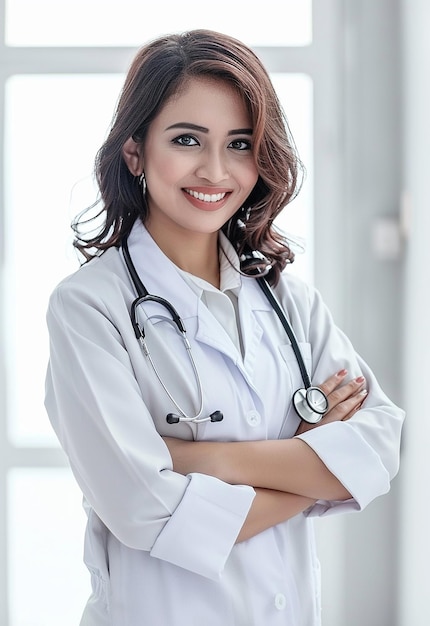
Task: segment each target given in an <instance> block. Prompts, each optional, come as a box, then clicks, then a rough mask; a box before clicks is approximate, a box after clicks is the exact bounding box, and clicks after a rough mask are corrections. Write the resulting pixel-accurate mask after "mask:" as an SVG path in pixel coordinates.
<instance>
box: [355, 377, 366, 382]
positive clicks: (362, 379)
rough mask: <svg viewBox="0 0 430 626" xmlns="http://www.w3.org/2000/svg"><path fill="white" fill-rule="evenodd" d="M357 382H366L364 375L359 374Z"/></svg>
mask: <svg viewBox="0 0 430 626" xmlns="http://www.w3.org/2000/svg"><path fill="white" fill-rule="evenodd" d="M355 382H356V383H364V376H359V377H358V378H356V379H355Z"/></svg>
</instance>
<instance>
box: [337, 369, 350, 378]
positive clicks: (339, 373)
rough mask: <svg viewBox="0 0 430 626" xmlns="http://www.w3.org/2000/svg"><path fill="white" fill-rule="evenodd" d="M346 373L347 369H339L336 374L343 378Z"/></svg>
mask: <svg viewBox="0 0 430 626" xmlns="http://www.w3.org/2000/svg"><path fill="white" fill-rule="evenodd" d="M347 374H348V370H340V372H338V373H337V374H336V376H339V378H343V377H344V376H346V375H347Z"/></svg>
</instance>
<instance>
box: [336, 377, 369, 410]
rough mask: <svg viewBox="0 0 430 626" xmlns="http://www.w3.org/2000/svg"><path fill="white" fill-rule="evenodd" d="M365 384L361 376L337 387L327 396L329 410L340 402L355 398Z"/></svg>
mask: <svg viewBox="0 0 430 626" xmlns="http://www.w3.org/2000/svg"><path fill="white" fill-rule="evenodd" d="M365 384H366V380H365V378H364V377H363V376H358V377H357V378H353V380H350V381H349V382H348V383H346V384H345V385H342V386H341V387H337V388H336V389H335V390H334V391H332V392H331V393H330V394H329V395H328V402H329V410H331V409H332V408H334V407H335V406H337V405H338V404H340V403H341V402H344V401H345V400H347V399H348V398H352V397H354V396H356V395H357V393H358V392H359V391H361V390H362V389H363V387H364V385H365Z"/></svg>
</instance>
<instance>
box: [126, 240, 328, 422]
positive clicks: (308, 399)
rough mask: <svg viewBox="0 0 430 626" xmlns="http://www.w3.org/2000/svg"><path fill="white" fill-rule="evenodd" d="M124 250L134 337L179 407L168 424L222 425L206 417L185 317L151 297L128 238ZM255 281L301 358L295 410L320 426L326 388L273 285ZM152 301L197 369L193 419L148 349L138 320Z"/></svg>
mask: <svg viewBox="0 0 430 626" xmlns="http://www.w3.org/2000/svg"><path fill="white" fill-rule="evenodd" d="M122 251H123V256H124V261H125V264H126V266H127V269H128V272H129V274H130V278H131V280H132V282H133V285H134V287H135V289H136V292H137V294H138V297H137V298H136V299H135V300H134V301H133V302H132V304H131V308H130V319H131V324H132V326H133V330H134V334H135V336H136V339H137V340H138V341H139V343H140V345H141V347H142V350H143V353H144V354H145V357H146V358H147V359H148V361H149V363H150V365H151V367H152V369H153V371H154V373H155V375H156V377H157V379H158V381H159V383H160V385H161V386H162V388H163V389H164V391H165V393H166V394H167V396H168V397H169V398H170V400H171V402H172V403H173V405H174V406H175V408H176V410H177V413H168V414H167V415H166V421H167V422H168V424H177V423H178V422H193V423H195V424H199V423H201V422H221V421H222V420H223V419H224V416H223V414H222V413H221V411H214V412H213V413H211V414H210V415H209V416H202V413H203V391H202V384H201V379H200V375H199V372H198V370H197V366H196V363H195V361H194V357H193V354H192V351H191V345H190V343H189V341H188V339H187V336H186V328H185V325H184V323H183V321H182V319H181V317H180V316H179V314H178V312H177V311H176V309H175V308H174V306H173V305H172V304H171V303H170V302H169V301H168V300H166V299H165V298H162V297H160V296H156V295H153V294H150V293H149V292H148V291H147V289H146V288H145V285H144V284H143V283H142V281H141V280H140V278H139V275H138V273H137V271H136V268H135V266H134V263H133V261H132V260H131V256H130V252H129V249H128V244H127V238H125V239H124V240H123V242H122ZM254 256H255V253H250V257H254ZM241 260H242V259H241ZM255 280H257V282H258V284H259V285H260V287H261V289H262V291H263V293H264V294H265V296H266V297H267V299H268V300H269V302H270V304H271V306H272V307H273V309H274V311H275V313H276V315H277V316H278V318H279V320H280V322H281V324H282V326H283V327H284V329H285V332H286V333H287V335H288V338H289V340H290V341H291V346H292V348H293V351H294V355H295V357H296V359H297V364H298V366H299V369H300V374H301V376H302V380H303V385H304V386H303V387H302V388H300V389H297V391H295V392H294V394H293V398H292V400H293V405H294V408H295V410H296V412H297V414H298V416H299V417H300V418H301V419H302V420H304V421H305V422H308V423H309V424H317V423H318V422H319V421H320V420H321V419H322V418H323V417H324V415H325V414H326V413H327V412H328V409H329V403H328V399H327V396H326V394H325V393H324V392H323V390H322V389H320V388H319V387H315V386H313V385H312V384H311V381H310V378H309V375H308V372H307V370H306V365H305V363H304V360H303V356H302V353H301V351H300V348H299V345H298V343H297V339H296V336H295V334H294V331H293V329H292V327H291V325H290V323H289V322H288V320H287V318H286V316H285V314H284V312H283V310H282V308H281V306H280V305H279V303H278V301H277V300H276V297H275V295H274V293H273V291H272V289H271V288H270V286H269V283H268V282H267V280H266V279H265V278H264V276H260V277H257V278H256V279H255ZM148 302H155V303H157V304H159V305H161V306H162V307H164V308H165V309H166V310H167V311H168V312H169V315H170V317H169V318H168V321H169V322H171V323H172V324H174V326H175V328H176V330H177V331H178V333H179V335H180V336H181V337H182V341H183V343H184V346H185V349H186V351H187V354H188V358H189V361H190V364H191V367H192V370H193V374H194V378H195V382H196V387H197V405H198V407H197V410H196V409H195V414H194V415H193V416H190V415H187V413H186V412H185V411H184V410H183V408H182V407H181V406H180V405H179V404H178V402H177V401H176V400H175V398H173V396H172V394H171V393H170V391H169V390H168V388H167V386H166V384H165V382H164V380H163V378H162V376H161V375H160V372H159V370H158V367H157V366H156V364H155V362H154V360H153V358H152V356H151V352H150V349H149V347H148V344H147V341H146V337H145V329H144V327H143V324H142V325H141V324H139V319H138V309H139V307H140V305H141V304H144V303H148ZM158 317H160V316H158ZM163 319H166V318H163Z"/></svg>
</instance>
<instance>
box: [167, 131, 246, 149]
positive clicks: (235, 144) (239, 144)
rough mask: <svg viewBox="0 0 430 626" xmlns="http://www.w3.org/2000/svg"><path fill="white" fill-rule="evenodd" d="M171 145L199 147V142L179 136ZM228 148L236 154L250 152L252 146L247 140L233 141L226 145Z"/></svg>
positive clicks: (189, 137) (192, 138) (191, 137)
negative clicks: (236, 152) (235, 151)
mask: <svg viewBox="0 0 430 626" xmlns="http://www.w3.org/2000/svg"><path fill="white" fill-rule="evenodd" d="M172 143H173V144H175V145H178V146H183V147H186V148H188V147H193V146H200V142H199V140H198V139H197V138H196V137H194V136H193V135H179V136H178V137H175V138H174V139H172ZM228 147H229V148H231V149H233V150H237V151H238V152H242V151H246V150H252V144H251V142H250V141H249V139H234V140H233V141H231V142H230V143H229V144H228Z"/></svg>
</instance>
